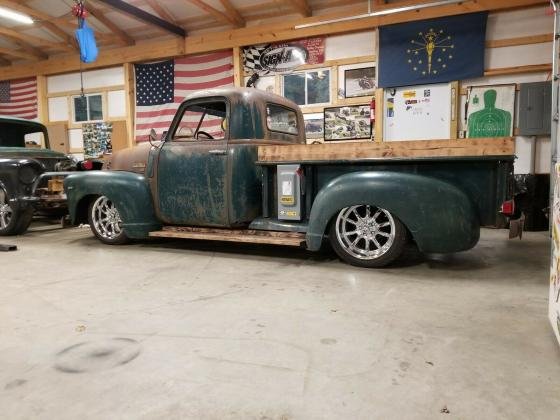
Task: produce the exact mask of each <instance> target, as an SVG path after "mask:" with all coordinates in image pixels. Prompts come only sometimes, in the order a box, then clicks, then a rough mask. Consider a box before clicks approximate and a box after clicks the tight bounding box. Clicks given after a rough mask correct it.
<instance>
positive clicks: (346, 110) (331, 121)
mask: <svg viewBox="0 0 560 420" xmlns="http://www.w3.org/2000/svg"><path fill="white" fill-rule="evenodd" d="M370 117H371V111H370V107H369V104H368V105H353V106H341V107H336V108H325V128H324V131H325V133H324V135H325V137H324V138H325V141H332V140H356V139H370V138H371V120H370Z"/></svg>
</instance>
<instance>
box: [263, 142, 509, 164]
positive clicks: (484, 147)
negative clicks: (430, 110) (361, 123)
mask: <svg viewBox="0 0 560 420" xmlns="http://www.w3.org/2000/svg"><path fill="white" fill-rule="evenodd" d="M514 154H515V143H514V140H513V138H512V137H493V138H478V139H458V140H414V141H392V142H384V143H375V142H363V143H344V144H341V143H334V144H333V143H322V144H297V145H274V146H260V147H259V163H263V164H267V163H277V162H278V163H279V162H297V163H304V162H333V161H361V160H370V159H393V158H395V159H398V158H401V159H404V158H432V157H467V156H472V157H477V156H512V155H514Z"/></svg>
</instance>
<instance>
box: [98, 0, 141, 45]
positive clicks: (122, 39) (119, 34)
mask: <svg viewBox="0 0 560 420" xmlns="http://www.w3.org/2000/svg"><path fill="white" fill-rule="evenodd" d="M87 10H88V11H89V12H90V13H91V15H92V16H93V17H94V18H96V19H97V20H98V21H99V22H101V23H102V24H103V25H105V26H106V27H107V28H108V29H109V30H110V31H111V32H112V33H113V34H114V35H115V37H116V38H117V42H118V43H119V44H121V45H134V39H132V38H131V37H130V36H128V35H127V34H126V32H124V31H123V30H122V29H121V28H119V27H118V26H117V25H115V24H114V23H113V22H112V21H110V20H109V19H107V17H106V16H105V14H104V13H103V12H101V10H99V9H98V8H97V7H95V6H94V5H93V4H91V2H88V4H87Z"/></svg>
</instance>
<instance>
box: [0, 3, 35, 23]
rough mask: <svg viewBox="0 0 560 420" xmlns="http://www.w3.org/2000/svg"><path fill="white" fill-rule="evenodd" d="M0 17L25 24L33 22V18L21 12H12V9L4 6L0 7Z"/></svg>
mask: <svg viewBox="0 0 560 420" xmlns="http://www.w3.org/2000/svg"><path fill="white" fill-rule="evenodd" d="M0 17H3V18H6V19H10V20H15V21H16V22H19V23H25V24H27V25H32V24H33V19H31V18H30V17H29V16H27V15H24V14H23V13H18V12H14V11H13V10H10V9H6V8H4V7H0Z"/></svg>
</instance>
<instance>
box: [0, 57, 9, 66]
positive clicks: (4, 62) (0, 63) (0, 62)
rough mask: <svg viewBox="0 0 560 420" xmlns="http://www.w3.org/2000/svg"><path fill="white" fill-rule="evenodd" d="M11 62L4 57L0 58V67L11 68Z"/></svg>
mask: <svg viewBox="0 0 560 420" xmlns="http://www.w3.org/2000/svg"><path fill="white" fill-rule="evenodd" d="M11 65H12V62H11V61H10V60H7V59H6V58H4V57H0V66H11Z"/></svg>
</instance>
